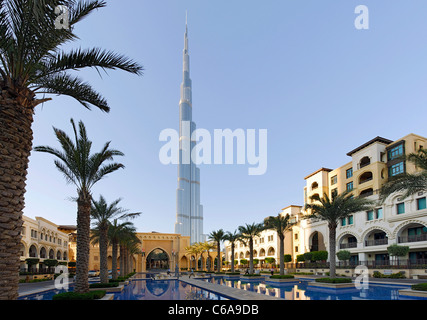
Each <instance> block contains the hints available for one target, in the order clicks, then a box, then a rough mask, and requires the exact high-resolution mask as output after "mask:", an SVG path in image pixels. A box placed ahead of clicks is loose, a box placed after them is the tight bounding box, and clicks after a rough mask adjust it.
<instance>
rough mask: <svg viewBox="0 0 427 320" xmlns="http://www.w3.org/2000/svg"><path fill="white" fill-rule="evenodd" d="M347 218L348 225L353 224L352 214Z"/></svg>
mask: <svg viewBox="0 0 427 320" xmlns="http://www.w3.org/2000/svg"><path fill="white" fill-rule="evenodd" d="M347 220H348V224H349V225H350V224H353V216H348V218H347Z"/></svg>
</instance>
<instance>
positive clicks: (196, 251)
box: [184, 242, 204, 270]
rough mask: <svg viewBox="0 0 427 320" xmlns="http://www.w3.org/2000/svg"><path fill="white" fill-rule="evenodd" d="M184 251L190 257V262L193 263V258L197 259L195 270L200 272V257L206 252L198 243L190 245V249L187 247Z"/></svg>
mask: <svg viewBox="0 0 427 320" xmlns="http://www.w3.org/2000/svg"><path fill="white" fill-rule="evenodd" d="M184 250H185V251H186V252H187V254H188V255H189V256H190V261H191V257H192V256H194V257H195V262H196V266H195V269H196V270H198V261H199V255H201V254H202V252H203V250H204V249H203V247H202V246H201V245H200V244H199V243H198V242H196V243H193V244H192V245H190V246H188V247H185V248H184Z"/></svg>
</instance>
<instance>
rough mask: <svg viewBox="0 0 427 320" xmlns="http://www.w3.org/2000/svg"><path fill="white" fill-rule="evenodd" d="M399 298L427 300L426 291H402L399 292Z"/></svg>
mask: <svg viewBox="0 0 427 320" xmlns="http://www.w3.org/2000/svg"><path fill="white" fill-rule="evenodd" d="M399 296H409V297H418V298H427V291H421V290H412V289H403V290H399Z"/></svg>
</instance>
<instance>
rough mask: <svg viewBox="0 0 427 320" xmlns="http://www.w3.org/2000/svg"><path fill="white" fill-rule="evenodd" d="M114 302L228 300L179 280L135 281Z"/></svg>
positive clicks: (115, 295)
mask: <svg viewBox="0 0 427 320" xmlns="http://www.w3.org/2000/svg"><path fill="white" fill-rule="evenodd" d="M114 300H228V298H226V297H224V296H221V295H219V294H216V293H214V292H211V291H207V290H204V289H201V288H198V287H195V286H192V285H190V284H187V283H185V282H182V281H179V280H155V281H154V280H135V281H132V282H131V283H130V284H129V285H127V286H126V287H125V288H124V289H123V291H122V292H121V293H114Z"/></svg>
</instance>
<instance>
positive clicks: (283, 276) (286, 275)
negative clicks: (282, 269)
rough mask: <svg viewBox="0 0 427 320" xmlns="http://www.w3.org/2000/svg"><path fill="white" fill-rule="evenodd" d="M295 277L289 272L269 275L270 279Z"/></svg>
mask: <svg viewBox="0 0 427 320" xmlns="http://www.w3.org/2000/svg"><path fill="white" fill-rule="evenodd" d="M293 278H295V277H294V276H293V275H291V274H284V275H276V274H275V275H274V276H271V277H270V279H293Z"/></svg>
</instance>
